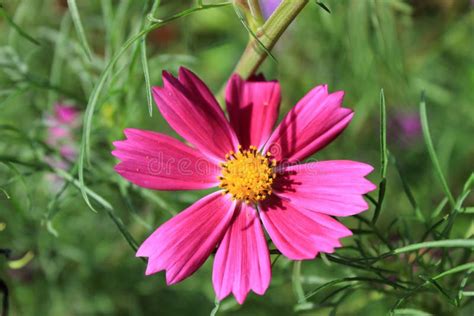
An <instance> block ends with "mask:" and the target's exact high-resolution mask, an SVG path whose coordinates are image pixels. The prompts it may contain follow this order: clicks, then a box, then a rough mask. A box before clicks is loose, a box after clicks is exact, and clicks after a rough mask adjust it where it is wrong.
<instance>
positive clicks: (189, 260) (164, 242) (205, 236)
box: [137, 192, 235, 285]
mask: <svg viewBox="0 0 474 316" xmlns="http://www.w3.org/2000/svg"><path fill="white" fill-rule="evenodd" d="M234 209H235V202H232V201H231V200H230V199H229V198H228V197H227V196H223V195H222V194H221V192H215V193H212V194H210V195H208V196H205V197H204V198H202V199H200V200H199V201H197V202H196V203H194V204H193V205H191V206H190V207H188V208H187V209H186V210H184V211H182V212H181V213H179V214H178V215H176V216H175V217H173V218H172V219H170V220H169V221H167V222H166V223H164V224H163V225H161V226H160V227H159V228H158V229H157V230H155V232H154V233H153V234H152V235H151V236H150V237H148V238H147V239H146V240H145V241H144V242H143V244H142V245H141V246H140V248H139V249H138V251H137V257H148V266H147V269H146V275H150V274H153V273H156V272H159V271H162V270H166V283H167V284H168V285H169V284H174V283H177V282H180V281H182V280H183V279H185V278H187V277H188V276H190V275H191V274H193V273H194V272H195V271H196V270H197V269H198V268H199V267H200V266H201V265H202V264H203V263H204V262H205V261H206V259H207V258H208V257H209V255H210V254H211V253H212V251H214V250H215V249H216V245H217V243H219V242H220V241H221V240H222V237H223V236H224V233H225V232H226V230H227V228H228V227H229V224H230V222H231V220H232V216H233V214H234Z"/></svg>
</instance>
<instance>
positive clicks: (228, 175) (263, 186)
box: [219, 146, 276, 204]
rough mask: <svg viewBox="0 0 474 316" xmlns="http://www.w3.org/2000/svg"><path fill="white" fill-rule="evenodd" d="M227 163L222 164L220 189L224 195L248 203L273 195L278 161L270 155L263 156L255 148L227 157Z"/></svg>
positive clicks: (239, 151)
mask: <svg viewBox="0 0 474 316" xmlns="http://www.w3.org/2000/svg"><path fill="white" fill-rule="evenodd" d="M225 158H226V162H223V163H221V167H222V173H221V176H220V177H219V180H220V181H221V182H220V184H219V187H220V188H222V189H224V192H223V193H224V194H227V193H229V194H231V195H232V198H233V199H237V200H241V201H244V202H246V203H247V204H248V203H256V202H258V201H261V200H264V199H265V198H267V197H268V196H269V195H270V194H272V183H273V180H274V179H275V177H276V173H275V171H274V167H275V166H276V160H275V159H271V155H270V153H268V154H267V155H262V154H261V153H259V152H258V151H257V148H256V147H255V146H250V147H249V149H245V150H242V147H241V146H239V150H238V151H237V152H233V151H231V152H230V153H228V154H227V155H226V157H225Z"/></svg>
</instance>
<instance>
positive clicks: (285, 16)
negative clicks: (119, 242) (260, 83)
mask: <svg viewBox="0 0 474 316" xmlns="http://www.w3.org/2000/svg"><path fill="white" fill-rule="evenodd" d="M307 3H308V0H283V1H282V2H281V4H280V5H279V6H278V8H277V9H276V10H275V12H273V14H272V15H271V16H270V18H269V19H268V20H267V21H266V22H265V24H264V25H263V26H262V28H261V29H259V30H258V31H257V32H256V36H257V39H258V40H257V39H255V38H252V39H250V41H249V43H248V44H247V48H246V49H245V51H244V53H243V54H242V57H240V60H239V62H238V63H237V66H236V67H235V69H234V73H237V74H239V75H240V76H242V77H243V78H248V77H250V76H251V75H253V74H254V73H255V71H256V70H257V69H258V67H260V65H261V64H262V62H263V61H264V60H265V58H266V57H267V54H266V52H265V51H264V50H263V49H261V47H260V46H259V43H258V41H260V43H261V44H263V45H264V46H265V47H266V48H267V49H268V50H271V49H272V48H273V46H274V45H275V43H276V42H277V41H278V39H279V38H280V36H281V35H282V34H283V32H284V31H285V30H286V28H287V27H288V26H289V25H290V23H291V22H292V21H293V20H294V19H295V18H296V16H297V15H298V14H299V13H300V11H301V10H302V9H303V7H304V6H305V5H306V4H307Z"/></svg>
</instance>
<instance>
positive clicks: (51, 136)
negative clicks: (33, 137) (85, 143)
mask: <svg viewBox="0 0 474 316" xmlns="http://www.w3.org/2000/svg"><path fill="white" fill-rule="evenodd" d="M79 124H80V112H79V111H78V110H77V108H76V107H74V106H71V105H65V104H60V103H56V104H55V105H54V112H53V113H52V114H50V115H48V116H46V118H45V125H46V126H47V127H48V132H47V138H46V143H47V144H48V145H50V146H51V147H52V148H54V149H56V150H57V151H58V152H59V154H60V155H59V157H54V156H47V157H46V158H45V159H46V162H47V163H48V164H50V165H51V166H53V167H55V168H59V169H67V168H69V167H70V164H71V161H73V160H75V159H76V157H77V154H78V150H77V146H78V144H77V141H76V139H75V137H74V133H75V131H76V129H77V127H79ZM46 180H47V182H49V183H50V188H51V191H52V192H57V191H59V190H60V188H61V187H62V185H63V183H64V180H63V179H61V178H59V177H58V176H56V175H54V174H48V175H47V177H46Z"/></svg>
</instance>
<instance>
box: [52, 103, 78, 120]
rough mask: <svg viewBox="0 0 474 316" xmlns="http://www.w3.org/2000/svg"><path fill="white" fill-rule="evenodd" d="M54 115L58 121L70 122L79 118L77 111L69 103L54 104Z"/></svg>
mask: <svg viewBox="0 0 474 316" xmlns="http://www.w3.org/2000/svg"><path fill="white" fill-rule="evenodd" d="M54 115H55V117H56V119H57V120H58V122H59V123H61V124H71V123H73V122H74V121H75V120H76V119H78V118H79V111H78V110H77V109H76V108H75V107H73V106H70V105H64V104H59V103H58V104H55V105H54Z"/></svg>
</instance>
